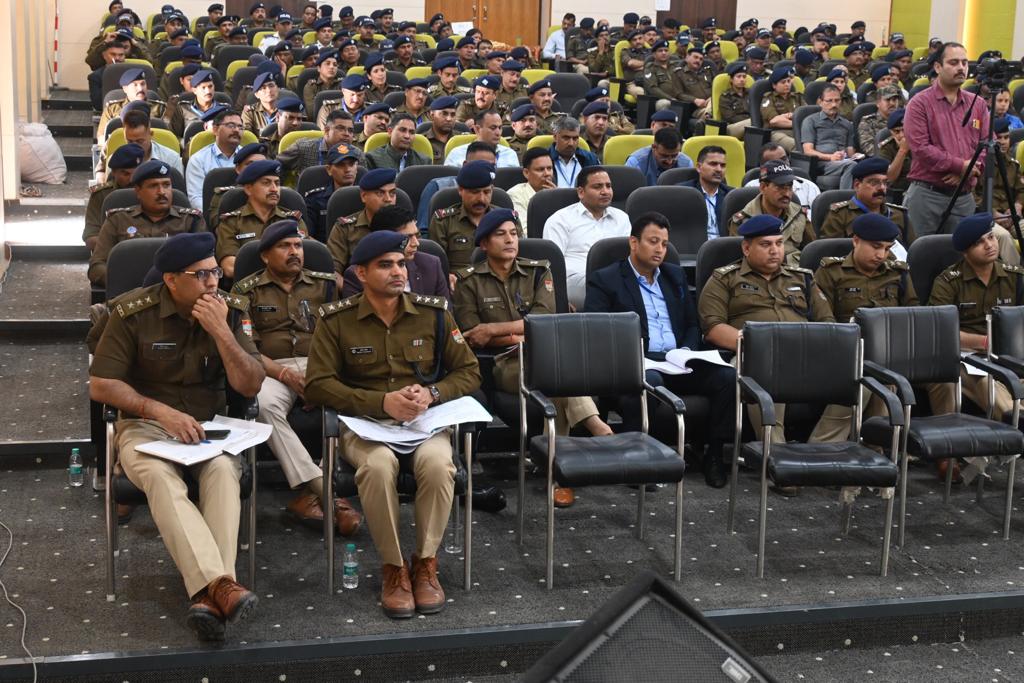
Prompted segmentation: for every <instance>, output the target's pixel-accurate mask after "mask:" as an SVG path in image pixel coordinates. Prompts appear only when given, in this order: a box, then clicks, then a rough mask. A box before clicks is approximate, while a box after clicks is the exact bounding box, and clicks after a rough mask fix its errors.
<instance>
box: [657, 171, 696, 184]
mask: <svg viewBox="0 0 1024 683" xmlns="http://www.w3.org/2000/svg"><path fill="white" fill-rule="evenodd" d="M699 176H700V174H699V173H697V169H695V168H670V169H668V170H667V171H662V172H661V175H660V176H658V184H659V185H678V184H679V183H688V182H690V181H691V180H696V179H697V178H698V177H699Z"/></svg>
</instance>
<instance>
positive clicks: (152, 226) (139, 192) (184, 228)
mask: <svg viewBox="0 0 1024 683" xmlns="http://www.w3.org/2000/svg"><path fill="white" fill-rule="evenodd" d="M170 172H171V168H170V166H168V165H167V164H165V163H164V162H162V161H159V160H157V159H150V160H149V161H147V162H145V163H144V164H142V165H140V166H139V167H138V168H136V169H135V171H134V172H133V173H132V185H133V186H134V187H135V195H136V197H137V198H138V200H139V203H138V204H136V205H135V206H129V207H125V208H123V209H121V208H119V209H111V210H110V211H108V212H107V218H106V220H105V221H103V225H102V226H101V227H100V232H99V235H98V236H97V239H96V249H95V250H94V251H93V252H92V256H91V257H90V258H89V272H88V275H89V281H90V282H92V283H93V284H94V285H99V286H101V287H102V286H105V285H106V284H107V257H108V256H109V255H110V250H111V249H113V248H114V245H115V244H117V243H118V242H123V241H124V240H129V239H132V238H133V237H165V236H168V235H175V234H177V233H180V232H204V231H205V230H206V223H204V222H203V213H202V212H201V211H199V210H197V209H193V208H192V207H182V206H173V205H172V203H171V202H172V200H173V198H174V197H173V194H172V188H171V176H170Z"/></svg>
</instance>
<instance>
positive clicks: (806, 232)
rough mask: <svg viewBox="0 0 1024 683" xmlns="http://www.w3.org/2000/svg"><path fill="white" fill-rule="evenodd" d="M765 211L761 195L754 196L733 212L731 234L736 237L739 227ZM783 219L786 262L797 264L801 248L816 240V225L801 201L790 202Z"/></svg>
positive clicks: (730, 221) (730, 224)
mask: <svg viewBox="0 0 1024 683" xmlns="http://www.w3.org/2000/svg"><path fill="white" fill-rule="evenodd" d="M762 213H764V211H763V210H762V209H761V195H758V196H756V197H754V198H753V199H752V200H750V203H749V204H747V205H746V206H744V207H743V208H742V209H741V210H740V211H738V212H736V213H735V214H733V216H732V218H731V219H729V234H730V235H732V236H733V237H735V236H736V235H738V234H739V227H740V226H741V225H743V223H745V222H746V221H747V219H748V218H752V217H754V216H757V215H759V214H762ZM778 218H780V219H782V235H783V238H784V242H785V245H786V263H788V264H789V265H792V266H796V265H798V264H799V262H800V250H801V249H803V248H804V247H805V246H807V243H808V242H811V241H813V240H814V227H813V226H812V225H811V221H809V220H808V219H807V211H806V210H805V209H804V208H803V207H802V206H800V203H799V202H790V203H789V209H788V210H787V211H786V215H785V216H779V217H778Z"/></svg>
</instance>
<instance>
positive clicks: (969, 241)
mask: <svg viewBox="0 0 1024 683" xmlns="http://www.w3.org/2000/svg"><path fill="white" fill-rule="evenodd" d="M993 220H994V219H993V218H992V214H990V213H976V214H974V215H973V216H967V217H966V218H961V219H960V222H959V223H957V224H956V230H954V231H953V248H954V249H956V250H957V251H967V250H968V249H970V248H971V245H973V244H974V243H975V242H977V241H978V240H980V239H981V238H982V237H984V236H985V234H986V233H988V232H991V231H992V222H993Z"/></svg>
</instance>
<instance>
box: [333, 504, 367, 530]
mask: <svg viewBox="0 0 1024 683" xmlns="http://www.w3.org/2000/svg"><path fill="white" fill-rule="evenodd" d="M362 524H363V516H362V514H360V513H359V510H356V509H355V508H354V507H352V505H351V503H349V502H348V499H347V498H336V499H335V500H334V528H335V529H337V530H338V533H339V534H341V535H342V536H346V537H348V536H355V535H356V532H357V531H359V527H360V526H362Z"/></svg>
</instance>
